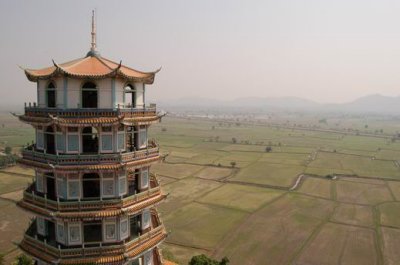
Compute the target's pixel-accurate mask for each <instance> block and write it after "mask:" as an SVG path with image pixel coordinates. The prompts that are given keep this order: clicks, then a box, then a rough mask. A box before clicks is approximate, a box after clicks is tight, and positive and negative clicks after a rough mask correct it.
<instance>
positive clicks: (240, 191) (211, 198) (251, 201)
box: [199, 184, 283, 212]
mask: <svg viewBox="0 0 400 265" xmlns="http://www.w3.org/2000/svg"><path fill="white" fill-rule="evenodd" d="M281 194H283V192H282V191H277V190H272V189H266V188H259V187H251V186H244V185H236V184H225V185H224V186H222V187H220V188H218V189H215V190H213V191H212V192H210V193H208V194H207V195H206V196H205V197H202V198H201V199H200V200H199V201H200V202H203V203H209V204H217V205H221V206H226V207H230V208H237V209H239V210H243V211H250V212H251V211H255V210H257V209H258V208H259V207H261V206H262V205H263V204H265V203H266V202H268V201H271V200H273V199H275V198H276V197H278V196H280V195H281Z"/></svg>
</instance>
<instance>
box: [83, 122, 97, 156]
mask: <svg viewBox="0 0 400 265" xmlns="http://www.w3.org/2000/svg"><path fill="white" fill-rule="evenodd" d="M82 151H83V153H98V151H99V136H98V132H97V130H96V128H94V127H85V128H83V130H82Z"/></svg>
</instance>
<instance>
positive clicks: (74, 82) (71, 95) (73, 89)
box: [67, 78, 83, 109]
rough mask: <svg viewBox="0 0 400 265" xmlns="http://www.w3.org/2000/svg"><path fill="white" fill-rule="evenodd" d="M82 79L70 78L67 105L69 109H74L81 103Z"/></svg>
mask: <svg viewBox="0 0 400 265" xmlns="http://www.w3.org/2000/svg"><path fill="white" fill-rule="evenodd" d="M82 84H83V83H82V80H80V79H72V78H68V86H67V95H68V103H67V106H68V108H69V109H74V108H77V107H78V104H80V91H81V85H82Z"/></svg>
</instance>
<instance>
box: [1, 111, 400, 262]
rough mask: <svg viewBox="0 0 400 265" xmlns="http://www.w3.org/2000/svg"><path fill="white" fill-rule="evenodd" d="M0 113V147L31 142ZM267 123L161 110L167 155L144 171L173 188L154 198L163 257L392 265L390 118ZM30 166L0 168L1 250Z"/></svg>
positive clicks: (155, 130) (395, 186) (16, 226)
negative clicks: (163, 230)
mask: <svg viewBox="0 0 400 265" xmlns="http://www.w3.org/2000/svg"><path fill="white" fill-rule="evenodd" d="M1 117H3V116H0V118H1ZM4 119H5V121H4V123H5V128H4V129H2V131H1V133H0V147H1V145H3V146H4V145H11V146H12V147H14V150H18V148H19V147H21V146H22V145H23V144H25V143H26V142H29V141H31V140H32V138H33V134H32V132H31V131H30V130H29V129H27V128H25V127H19V126H20V124H19V123H15V122H14V121H12V119H8V118H4ZM271 120H272V121H268V122H259V121H255V120H251V119H247V120H246V121H241V122H238V121H237V120H236V119H235V120H232V119H207V118H201V119H200V118H190V117H167V118H165V119H163V122H162V123H161V124H158V125H155V126H153V127H152V128H151V138H155V139H157V142H158V143H159V144H160V146H161V151H162V153H163V154H165V155H167V156H166V159H165V161H164V162H163V163H160V164H158V165H156V166H153V167H152V171H153V172H154V173H156V174H157V175H158V178H159V179H160V182H161V184H162V186H163V191H164V193H169V195H168V198H167V200H166V201H165V202H163V203H162V204H160V206H159V210H160V215H161V219H162V220H163V222H164V224H165V226H166V227H167V230H168V231H169V232H170V233H169V236H168V238H167V240H166V242H165V243H164V244H163V246H162V248H163V252H164V254H165V256H166V257H168V258H170V259H173V260H175V261H177V262H179V263H180V264H187V261H188V260H189V259H190V257H191V256H193V255H196V254H200V253H205V254H207V255H210V256H213V257H215V258H219V259H220V258H222V257H223V256H227V257H228V258H229V259H230V260H231V263H230V264H232V265H236V264H274V265H275V264H298V265H305V264H315V265H317V264H328V265H329V264H399V263H400V255H399V253H398V251H397V248H398V244H399V243H400V222H399V220H400V201H399V200H400V168H399V162H398V159H400V143H399V142H398V141H397V139H396V138H393V135H395V134H396V133H397V129H398V125H397V124H396V122H395V121H393V120H392V121H388V120H386V119H385V120H374V119H372V118H368V119H367V118H345V119H343V120H340V119H337V118H332V119H331V120H330V119H328V125H327V124H319V123H318V120H319V118H318V117H316V118H312V117H297V119H296V126H294V121H293V120H291V119H290V118H287V117H284V118H283V117H281V120H282V122H281V124H278V125H277V124H276V123H277V122H278V121H279V119H278V118H276V117H273V118H272V119H271ZM366 123H368V129H366V127H365V124H366ZM299 125H301V126H299ZM331 127H333V128H331ZM350 128H351V130H350ZM381 129H382V130H383V131H384V133H380V131H381ZM376 131H379V133H376ZM399 141H400V140H399ZM267 147H270V148H271V150H269V151H267ZM32 174H33V172H32V171H28V170H25V169H21V168H19V167H13V168H7V169H4V170H0V194H1V195H0V198H2V199H0V208H1V210H2V212H3V213H4V214H2V216H1V219H0V229H1V231H2V234H3V233H4V234H5V235H6V237H5V238H4V237H1V239H0V252H2V253H5V254H7V256H6V258H7V257H9V258H11V257H13V255H15V253H16V252H17V250H16V246H15V244H14V242H18V240H19V239H20V238H21V235H22V233H23V230H22V229H21V227H26V223H27V222H28V220H29V216H28V215H27V214H26V213H24V212H23V211H21V210H20V209H18V208H17V207H16V206H15V204H14V201H15V200H17V199H18V198H19V197H20V196H21V195H20V192H19V191H20V190H22V189H23V187H25V186H26V184H27V183H28V182H29V181H30V176H32ZM300 176H301V178H300ZM296 181H299V182H298V185H297V186H296V185H295V183H296ZM16 216H22V217H21V218H19V221H18V223H13V222H12V221H11V220H14V218H15V217H16Z"/></svg>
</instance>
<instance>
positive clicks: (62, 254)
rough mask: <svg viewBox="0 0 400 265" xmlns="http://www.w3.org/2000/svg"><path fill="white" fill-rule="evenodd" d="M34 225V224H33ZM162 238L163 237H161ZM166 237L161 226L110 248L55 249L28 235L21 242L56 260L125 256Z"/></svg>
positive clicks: (80, 247)
mask: <svg viewBox="0 0 400 265" xmlns="http://www.w3.org/2000/svg"><path fill="white" fill-rule="evenodd" d="M33 225H34V224H33ZM161 236H162V237H161ZM165 236H166V231H165V229H164V226H163V225H162V224H160V225H159V226H157V227H155V228H154V229H151V230H150V231H149V232H147V233H145V234H143V235H141V236H139V237H137V238H135V239H133V240H131V241H129V242H126V243H125V242H117V243H115V245H109V246H102V245H101V244H100V246H94V247H93V246H90V245H85V244H82V245H81V246H79V247H69V248H62V247H58V248H57V247H55V246H54V245H50V244H48V243H47V242H46V241H41V240H39V239H37V238H35V236H31V235H28V234H25V235H24V239H23V241H22V242H21V247H22V248H24V246H26V245H27V246H29V247H31V248H34V249H35V250H38V251H40V252H42V253H45V254H49V255H51V256H53V257H55V258H61V259H62V258H82V257H91V256H107V255H124V254H125V253H127V252H133V251H135V249H136V248H138V247H139V246H143V245H145V244H146V243H147V242H149V241H150V240H153V239H155V238H157V237H161V240H162V239H163V238H164V237H165Z"/></svg>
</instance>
